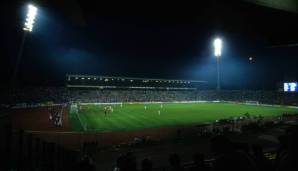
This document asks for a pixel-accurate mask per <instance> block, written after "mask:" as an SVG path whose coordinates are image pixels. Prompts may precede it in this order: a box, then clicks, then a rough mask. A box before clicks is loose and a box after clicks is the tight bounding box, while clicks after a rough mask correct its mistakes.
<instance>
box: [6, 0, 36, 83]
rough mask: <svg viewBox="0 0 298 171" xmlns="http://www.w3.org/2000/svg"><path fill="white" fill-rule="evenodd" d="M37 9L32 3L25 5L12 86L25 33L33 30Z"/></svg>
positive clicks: (21, 52)
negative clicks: (25, 12) (25, 13)
mask: <svg viewBox="0 0 298 171" xmlns="http://www.w3.org/2000/svg"><path fill="white" fill-rule="evenodd" d="M37 11H38V9H37V7H36V6H34V5H32V4H29V5H28V6H27V15H26V20H25V23H24V27H23V30H24V33H23V38H22V41H21V45H20V49H19V52H18V56H17V58H16V66H15V69H14V72H13V75H12V86H13V87H14V86H15V85H14V84H15V81H16V76H17V73H18V70H19V63H20V60H21V57H22V54H23V49H24V44H25V40H26V35H27V33H29V32H32V30H33V26H34V22H35V18H36V15H37Z"/></svg>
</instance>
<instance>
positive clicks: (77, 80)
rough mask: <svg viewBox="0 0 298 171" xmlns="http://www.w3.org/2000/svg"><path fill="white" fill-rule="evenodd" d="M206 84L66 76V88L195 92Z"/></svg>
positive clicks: (203, 82)
mask: <svg viewBox="0 0 298 171" xmlns="http://www.w3.org/2000/svg"><path fill="white" fill-rule="evenodd" d="M207 83H208V82H207V81H199V80H177V79H153V78H136V77H115V76H95V75H66V86H67V87H70V88H98V89H161V90H163V89H168V90H196V89H202V88H205V87H206V86H207Z"/></svg>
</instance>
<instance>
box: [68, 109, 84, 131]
mask: <svg viewBox="0 0 298 171" xmlns="http://www.w3.org/2000/svg"><path fill="white" fill-rule="evenodd" d="M70 112H71V113H74V114H75V115H76V116H77V118H78V120H79V122H80V124H81V126H82V128H83V130H84V131H86V130H87V125H85V124H83V122H82V120H81V118H80V115H79V109H78V104H71V106H70Z"/></svg>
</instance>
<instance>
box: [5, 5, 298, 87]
mask: <svg viewBox="0 0 298 171" xmlns="http://www.w3.org/2000/svg"><path fill="white" fill-rule="evenodd" d="M26 2H27V1H15V2H14V1H8V2H7V3H4V4H5V5H2V6H1V13H2V15H1V16H2V20H3V25H2V26H1V37H2V41H1V49H2V50H1V58H2V59H1V61H2V62H1V64H0V65H1V69H0V71H1V73H2V76H3V78H2V81H3V83H7V82H9V80H10V79H11V75H12V74H11V73H12V71H13V67H14V65H15V58H16V56H17V52H18V50H19V46H20V43H21V38H22V35H23V31H22V27H23V21H24V18H25V14H26ZM35 4H36V5H37V6H38V7H39V11H38V16H37V18H36V23H35V25H34V28H33V32H32V33H30V34H28V35H27V37H26V41H25V45H24V52H23V55H22V59H21V64H20V70H19V71H20V72H19V75H18V79H19V80H20V82H21V83H22V85H51V86H52V85H63V84H64V79H65V74H67V73H68V74H94V75H108V76H128V77H146V78H170V79H194V80H206V81H208V82H209V84H210V87H212V86H214V84H215V81H216V59H215V58H214V56H213V49H212V40H213V39H214V38H215V37H216V36H219V37H221V38H222V39H223V48H224V49H223V55H222V59H221V71H222V72H221V74H222V84H223V88H226V89H260V88H262V89H269V88H276V84H277V83H279V82H282V81H295V80H296V81H297V75H298V69H297V64H298V47H297V46H296V47H288V46H287V45H288V44H293V43H298V32H297V30H298V22H297V21H298V14H294V13H288V12H284V11H279V10H274V9H269V8H266V7H260V6H256V5H254V4H250V3H246V2H240V1H219V0H218V1H216V0H211V1H207V2H205V3H201V4H181V3H180V4H178V3H174V2H172V3H164V4H161V3H160V4H134V3H125V4H104V3H96V2H95V1H90V2H85V1H80V0H78V1H74V0H68V1H63V2H59V1H37V2H36V3H35ZM134 5H135V6H134ZM249 57H253V61H249V60H248V59H249ZM4 85H6V84H2V86H4Z"/></svg>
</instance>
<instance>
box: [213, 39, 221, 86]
mask: <svg viewBox="0 0 298 171" xmlns="http://www.w3.org/2000/svg"><path fill="white" fill-rule="evenodd" d="M213 46H214V56H215V57H216V63H217V86H216V90H217V91H220V61H219V60H220V56H221V48H222V40H221V39H220V38H216V39H215V40H214V42H213Z"/></svg>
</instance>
